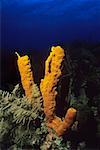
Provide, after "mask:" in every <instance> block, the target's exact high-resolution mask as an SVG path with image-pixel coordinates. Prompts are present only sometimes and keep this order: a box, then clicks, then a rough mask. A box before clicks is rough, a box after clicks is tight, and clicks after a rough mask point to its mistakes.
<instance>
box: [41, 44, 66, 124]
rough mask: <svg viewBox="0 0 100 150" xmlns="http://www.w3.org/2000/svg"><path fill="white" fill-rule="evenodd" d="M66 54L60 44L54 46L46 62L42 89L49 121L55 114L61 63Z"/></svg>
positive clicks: (45, 111)
mask: <svg viewBox="0 0 100 150" xmlns="http://www.w3.org/2000/svg"><path fill="white" fill-rule="evenodd" d="M64 56H65V55H64V50H63V49H62V48H61V47H60V46H56V47H54V46H53V47H52V48H51V52H50V56H49V57H48V58H47V60H46V62H45V76H44V79H42V80H41V83H40V90H41V93H42V96H43V100H44V101H43V105H44V113H45V115H46V118H47V120H48V121H51V120H52V119H53V118H54V116H55V107H56V101H55V98H56V95H57V91H56V86H57V83H58V81H59V77H60V76H61V65H62V62H63V59H64Z"/></svg>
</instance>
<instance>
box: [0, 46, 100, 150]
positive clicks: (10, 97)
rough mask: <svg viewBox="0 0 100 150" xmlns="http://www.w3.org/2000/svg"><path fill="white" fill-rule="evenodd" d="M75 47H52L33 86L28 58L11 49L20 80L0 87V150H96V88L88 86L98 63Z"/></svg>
mask: <svg viewBox="0 0 100 150" xmlns="http://www.w3.org/2000/svg"><path fill="white" fill-rule="evenodd" d="M81 52H83V53H81V55H80V57H78V55H77V57H74V58H73V55H72V56H70V55H69V52H68V50H64V49H63V48H62V47H60V46H53V47H52V48H51V52H50V55H49V56H48V58H47V59H46V61H45V73H44V77H43V79H41V82H40V84H39V85H38V84H36V83H35V80H34V70H33V71H32V66H31V61H30V59H29V57H28V56H27V55H25V56H20V55H19V54H18V53H16V54H17V56H18V60H17V65H18V70H19V73H20V83H19V84H17V85H16V86H15V87H14V89H13V90H12V91H11V92H8V91H3V90H0V148H1V150H5V149H9V150H13V149H32V150H35V149H36V150H57V149H59V150H74V149H75V150H83V149H84V150H85V149H86V150H88V149H93V150H99V148H100V147H99V146H100V145H99V140H100V91H99V90H98V91H97V93H96V94H95V95H92V94H90V85H91V84H92V85H94V83H95V84H96V85H97V87H98V89H99V88H100V67H98V66H97V64H95V60H94V58H93V56H91V58H92V59H90V54H89V53H85V51H84V50H83V49H82V51H81ZM83 56H84V57H83ZM71 58H72V59H71ZM33 68H34V66H33ZM23 90H24V91H23ZM91 95H92V96H91Z"/></svg>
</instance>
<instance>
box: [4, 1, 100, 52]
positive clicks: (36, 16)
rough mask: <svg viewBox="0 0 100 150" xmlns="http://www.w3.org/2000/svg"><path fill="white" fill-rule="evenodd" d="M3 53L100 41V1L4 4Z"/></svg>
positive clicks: (14, 2) (6, 2)
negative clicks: (74, 42)
mask: <svg viewBox="0 0 100 150" xmlns="http://www.w3.org/2000/svg"><path fill="white" fill-rule="evenodd" d="M1 4H2V30H1V31H2V35H1V39H2V45H1V48H2V49H7V50H9V49H10V50H11V49H12V50H14V49H16V48H17V49H33V48H35V49H36V50H43V49H48V48H49V47H50V46H51V45H53V44H55V43H56V44H57V43H61V42H63V43H64V42H65V43H69V42H73V41H75V40H77V41H78V40H82V41H83V40H85V41H87V42H91V43H92V42H98V41H100V0H1Z"/></svg>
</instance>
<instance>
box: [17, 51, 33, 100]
mask: <svg viewBox="0 0 100 150" xmlns="http://www.w3.org/2000/svg"><path fill="white" fill-rule="evenodd" d="M16 54H17V56H18V60H17V64H18V69H19V72H20V76H21V82H22V86H23V89H24V90H25V95H26V96H27V98H28V99H29V100H31V99H32V89H33V84H34V79H33V74H32V71H31V64H30V60H29V57H28V56H27V55H25V56H22V57H20V56H19V54H18V53H17V52H16Z"/></svg>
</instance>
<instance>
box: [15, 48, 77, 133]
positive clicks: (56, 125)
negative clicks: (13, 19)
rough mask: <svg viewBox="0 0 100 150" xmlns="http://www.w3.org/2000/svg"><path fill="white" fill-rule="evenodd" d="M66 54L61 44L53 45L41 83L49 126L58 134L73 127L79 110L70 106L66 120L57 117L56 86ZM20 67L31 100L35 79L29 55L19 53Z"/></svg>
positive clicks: (22, 79)
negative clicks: (21, 55)
mask: <svg viewBox="0 0 100 150" xmlns="http://www.w3.org/2000/svg"><path fill="white" fill-rule="evenodd" d="M17 55H18V53H17ZM64 56H65V54H64V49H63V48H61V47H60V46H56V47H54V46H53V47H52V48H51V52H50V55H49V57H48V58H47V60H46V62H45V76H44V79H42V80H41V83H40V90H41V94H42V97H43V107H44V113H45V116H46V120H47V126H48V127H49V128H53V129H54V130H55V132H56V133H57V135H58V136H61V135H63V134H64V133H65V132H66V131H67V130H68V129H69V128H70V127H71V125H72V124H73V122H74V118H75V116H76V112H77V111H76V109H74V108H69V109H68V110H67V112H66V115H65V118H64V120H62V119H61V118H59V117H57V116H56V113H55V110H56V96H57V90H56V88H57V83H58V81H59V78H60V76H61V74H62V72H61V67H62V62H63V60H64ZM18 68H19V72H20V75H21V82H22V85H23V88H24V90H25V94H26V96H27V98H28V99H29V100H32V87H33V84H34V80H33V74H32V71H31V64H30V60H29V57H28V56H23V57H20V56H19V55H18Z"/></svg>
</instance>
